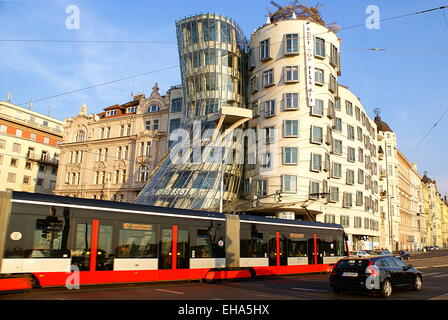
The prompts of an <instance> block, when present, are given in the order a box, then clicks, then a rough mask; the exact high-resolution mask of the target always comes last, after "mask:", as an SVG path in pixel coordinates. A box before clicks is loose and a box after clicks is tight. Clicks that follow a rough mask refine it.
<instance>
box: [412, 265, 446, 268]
mask: <svg viewBox="0 0 448 320" xmlns="http://www.w3.org/2000/svg"><path fill="white" fill-rule="evenodd" d="M444 267H448V264H440V265H437V266H425V267H417V266H415V268H417V269H428V268H444Z"/></svg>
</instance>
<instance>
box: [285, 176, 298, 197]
mask: <svg viewBox="0 0 448 320" xmlns="http://www.w3.org/2000/svg"><path fill="white" fill-rule="evenodd" d="M282 192H292V193H295V192H297V176H294V175H283V176H282Z"/></svg>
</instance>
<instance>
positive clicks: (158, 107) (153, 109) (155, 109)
mask: <svg viewBox="0 0 448 320" xmlns="http://www.w3.org/2000/svg"><path fill="white" fill-rule="evenodd" d="M158 111H160V106H159V105H158V104H155V105H152V106H150V107H149V112H150V113H152V112H158Z"/></svg>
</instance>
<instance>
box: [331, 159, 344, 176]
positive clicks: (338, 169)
mask: <svg viewBox="0 0 448 320" xmlns="http://www.w3.org/2000/svg"><path fill="white" fill-rule="evenodd" d="M332 177H333V178H337V179H339V178H341V177H342V166H341V164H340V163H333V172H332Z"/></svg>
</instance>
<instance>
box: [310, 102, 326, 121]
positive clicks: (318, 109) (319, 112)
mask: <svg viewBox="0 0 448 320" xmlns="http://www.w3.org/2000/svg"><path fill="white" fill-rule="evenodd" d="M311 115H313V116H319V117H321V116H323V115H324V101H323V100H319V99H316V100H315V103H314V105H313V106H312V107H311Z"/></svg>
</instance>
